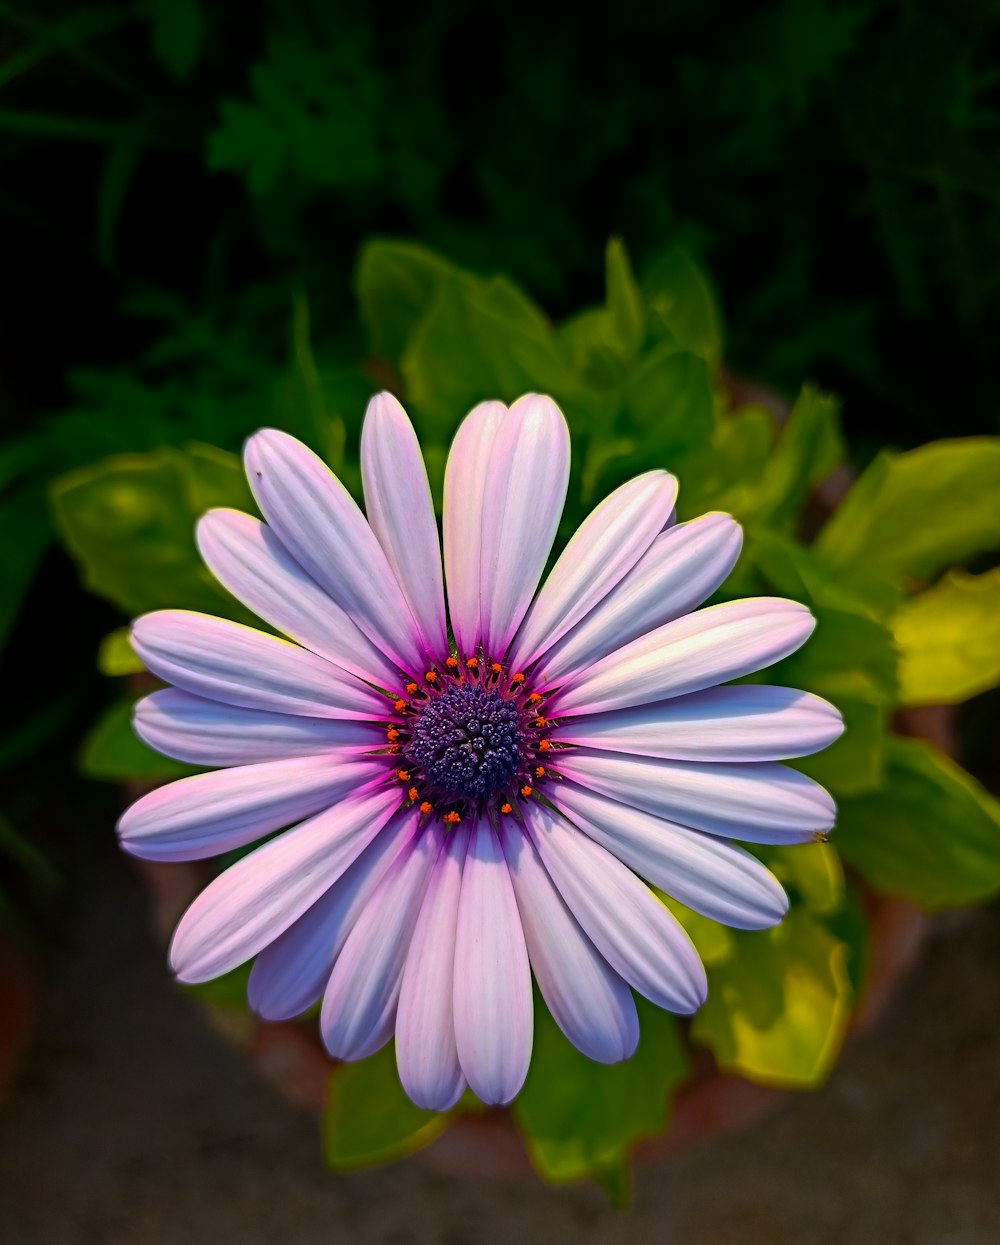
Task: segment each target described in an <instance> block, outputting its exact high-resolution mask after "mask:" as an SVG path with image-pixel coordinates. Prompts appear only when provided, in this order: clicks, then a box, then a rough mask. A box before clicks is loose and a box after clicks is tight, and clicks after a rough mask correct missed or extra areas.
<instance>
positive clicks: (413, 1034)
mask: <svg viewBox="0 0 1000 1245" xmlns="http://www.w3.org/2000/svg"><path fill="white" fill-rule="evenodd" d="M468 843H469V833H468V830H467V829H466V827H465V826H459V827H458V828H457V829H456V830H455V831H454V833H452V834H449V835H448V836H447V838H446V840H445V842H444V843H443V844H442V847H441V852H440V854H439V856H438V859H437V863H436V864H435V866H434V870H433V872H432V873H431V877H430V881H429V883H428V886H427V893H426V894H425V895H424V902H423V905H422V907H421V909H420V916H419V917H418V918H417V924H416V926H415V928H414V930H413V937H412V938H411V939H410V949H409V951H408V952H407V955H406V965H405V967H404V969H403V984H402V986H401V988H400V992H399V1010H398V1012H397V1015H396V1063H397V1065H398V1067H399V1079H400V1081H401V1082H402V1084H403V1088H404V1089H405V1090H406V1092H407V1093H408V1094H409V1096H410V1097H411V1098H412V1099H413V1101H414V1102H415V1103H416V1104H417V1106H418V1107H425V1108H426V1109H427V1110H429V1111H447V1110H448V1109H449V1108H450V1107H453V1106H454V1105H455V1103H456V1102H458V1100H459V1098H460V1097H461V1096H462V1091H463V1090H464V1089H465V1077H464V1076H463V1075H462V1068H461V1065H460V1064H459V1062H458V1049H457V1047H456V1046H455V1005H454V982H455V937H456V933H457V930H458V899H459V895H460V894H461V890H462V866H463V864H464V863H465V853H466V850H467V848H468Z"/></svg>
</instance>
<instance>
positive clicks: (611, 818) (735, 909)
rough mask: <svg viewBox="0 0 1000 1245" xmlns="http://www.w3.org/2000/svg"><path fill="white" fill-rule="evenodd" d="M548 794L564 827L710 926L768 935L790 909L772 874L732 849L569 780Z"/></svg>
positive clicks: (741, 851)
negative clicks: (587, 839) (707, 919)
mask: <svg viewBox="0 0 1000 1245" xmlns="http://www.w3.org/2000/svg"><path fill="white" fill-rule="evenodd" d="M551 796H552V801H553V803H554V804H555V805H556V807H557V808H559V809H560V810H561V811H562V812H563V813H565V814H566V816H567V817H568V818H569V820H570V821H572V822H573V823H574V824H575V825H577V826H579V827H580V829H581V830H583V831H584V832H585V833H586V834H589V835H590V837H591V838H592V839H593V840H594V841H595V842H597V843H600V845H601V846H602V847H606V848H607V850H608V851H609V852H612V853H613V854H614V855H615V856H617V857H618V859H619V860H621V861H623V862H624V863H625V864H626V865H628V867H629V868H630V869H634V870H635V872H636V873H638V874H639V876H640V877H643V878H646V879H647V880H648V881H650V882H652V883H653V885H654V886H658V887H659V888H660V890H661V891H666V893H667V894H668V895H672V896H673V897H674V899H677V900H679V902H680V903H682V904H684V905H685V906H686V907H688V908H692V909H693V910H694V911H695V912H700V913H702V915H703V916H707V917H711V919H712V920H713V921H719V922H721V923H722V924H723V925H733V926H735V927H736V928H737V929H767V928H768V927H770V926H772V925H777V924H778V922H779V921H780V920H781V919H782V917H783V916H784V915H785V913H786V912H787V911H788V897H787V895H786V894H785V892H784V891H783V890H782V888H781V886H780V885H779V883H778V881H777V879H776V878H775V877H774V875H773V874H772V873H770V872H769V870H767V869H766V868H765V867H764V866H763V865H762V864H761V863H760V861H759V860H758V859H757V858H756V857H755V856H751V855H750V853H749V852H745V851H743V849H742V848H739V847H735V846H734V845H733V844H732V843H727V842H725V841H724V840H722V839H718V838H713V837H712V835H710V834H700V833H699V832H698V831H697V830H690V829H688V827H687V826H678V825H676V824H675V823H674V822H670V821H663V820H662V819H661V818H659V817H653V816H652V815H651V814H649V813H644V812H642V811H641V810H639V809H637V808H629V807H628V806H627V805H625V804H619V803H617V802H616V801H614V800H609V799H607V798H606V797H605V796H602V795H595V794H594V793H593V792H592V791H588V790H587V789H586V788H585V787H578V786H577V785H576V784H575V783H572V782H560V783H557V784H554V785H553V787H552V792H551Z"/></svg>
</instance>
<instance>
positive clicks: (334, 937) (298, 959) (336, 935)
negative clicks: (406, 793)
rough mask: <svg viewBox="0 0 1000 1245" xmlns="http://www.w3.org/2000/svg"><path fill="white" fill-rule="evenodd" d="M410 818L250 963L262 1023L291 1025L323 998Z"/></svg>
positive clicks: (400, 817) (251, 998) (387, 829)
mask: <svg viewBox="0 0 1000 1245" xmlns="http://www.w3.org/2000/svg"><path fill="white" fill-rule="evenodd" d="M413 825H414V815H413V813H412V811H411V810H409V809H403V810H402V811H401V812H399V813H397V814H396V815H395V816H394V817H392V818H391V819H390V820H389V821H388V823H387V824H386V825H385V826H383V827H382V829H381V830H380V831H379V832H378V834H377V835H376V836H375V838H374V840H373V841H372V843H371V844H370V845H369V846H368V847H366V848H365V850H364V851H363V852H362V853H361V855H360V856H359V857H358V858H357V860H355V862H354V863H353V864H352V865H351V867H350V868H349V869H348V870H347V872H346V873H345V874H344V875H343V876H342V877H341V878H339V879H338V880H337V881H336V882H334V884H333V885H332V886H331V887H330V889H329V890H328V891H327V892H326V893H325V894H324V895H322V896H321V897H320V898H319V899H317V901H316V902H315V903H314V904H313V906H312V907H311V908H309V909H307V911H305V912H303V914H302V915H301V916H300V917H299V918H298V920H297V921H294V922H293V923H292V924H291V925H289V927H288V928H287V929H286V930H285V932H284V933H283V934H280V935H279V936H278V937H277V938H276V939H275V940H274V942H272V943H269V944H268V946H266V947H265V948H264V950H263V951H261V953H260V955H258V956H257V958H256V960H254V965H253V968H252V969H251V970H250V980H249V981H248V983H247V1001H248V1002H249V1004H250V1006H251V1007H252V1008H253V1010H254V1011H255V1012H257V1014H258V1015H260V1016H263V1017H264V1019H265V1020H290V1019H291V1018H292V1017H293V1016H299V1015H301V1014H302V1012H304V1011H306V1009H307V1008H309V1007H311V1006H312V1005H313V1003H315V1002H316V1001H317V999H319V998H321V997H322V995H323V991H324V990H325V989H326V983H327V982H328V981H329V979H330V971H331V969H332V968H333V965H334V961H335V960H336V958H337V956H338V955H339V954H340V952H341V950H342V949H343V946H344V943H345V942H346V941H347V936H348V934H349V933H350V932H351V930H352V929H353V928H354V925H355V923H356V922H357V919H358V917H359V916H360V914H361V913H362V912H363V911H364V910H365V908H366V907H367V906H368V901H369V900H370V899H371V897H372V895H373V893H374V892H375V889H376V887H377V886H378V884H379V882H380V881H381V880H382V878H383V877H384V876H385V874H386V871H387V870H388V868H389V866H390V865H391V864H392V862H393V860H395V858H396V855H397V854H398V852H399V849H400V847H401V846H402V845H403V842H404V841H405V840H406V839H407V838H408V837H409V836H410V835H411V834H412V833H413Z"/></svg>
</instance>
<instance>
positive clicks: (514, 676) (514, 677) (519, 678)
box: [510, 674, 524, 683]
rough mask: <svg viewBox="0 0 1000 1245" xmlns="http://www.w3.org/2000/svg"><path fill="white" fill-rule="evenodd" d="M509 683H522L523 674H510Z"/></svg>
mask: <svg viewBox="0 0 1000 1245" xmlns="http://www.w3.org/2000/svg"><path fill="white" fill-rule="evenodd" d="M510 681H511V683H523V682H524V675H523V674H512V675H511V676H510Z"/></svg>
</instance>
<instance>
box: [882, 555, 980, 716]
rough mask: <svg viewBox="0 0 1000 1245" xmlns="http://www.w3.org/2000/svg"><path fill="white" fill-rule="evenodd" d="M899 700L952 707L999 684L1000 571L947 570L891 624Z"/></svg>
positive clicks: (905, 607)
mask: <svg viewBox="0 0 1000 1245" xmlns="http://www.w3.org/2000/svg"><path fill="white" fill-rule="evenodd" d="M893 634H894V635H895V637H896V643H897V644H898V645H899V654H900V658H899V700H900V703H901V704H904V705H938V704H948V705H952V704H957V703H958V702H959V701H962V700H968V699H969V697H970V696H975V695H977V694H978V693H979V692H985V691H986V690H987V688H990V687H995V686H996V684H997V683H998V682H1000V569H997V570H993V571H987V573H986V574H985V575H967V574H965V573H964V572H963V571H952V572H951V573H950V574H948V575H946V576H945V577H944V579H942V580H941V581H940V582H939V583H937V584H935V585H934V587H933V588H928V590H927V591H926V592H922V593H920V595H919V596H916V597H914V598H913V599H912V600H910V601H907V602H906V604H905V605H904V606H903V607H902V608H901V609H900V610H899V612H898V613H897V614H896V616H895V618H894V620H893Z"/></svg>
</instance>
